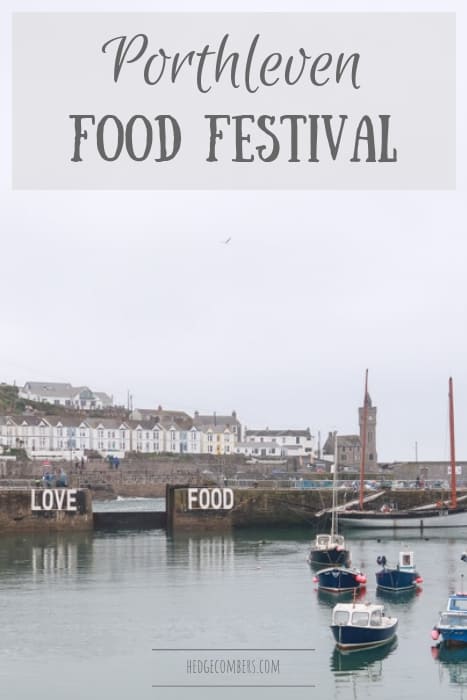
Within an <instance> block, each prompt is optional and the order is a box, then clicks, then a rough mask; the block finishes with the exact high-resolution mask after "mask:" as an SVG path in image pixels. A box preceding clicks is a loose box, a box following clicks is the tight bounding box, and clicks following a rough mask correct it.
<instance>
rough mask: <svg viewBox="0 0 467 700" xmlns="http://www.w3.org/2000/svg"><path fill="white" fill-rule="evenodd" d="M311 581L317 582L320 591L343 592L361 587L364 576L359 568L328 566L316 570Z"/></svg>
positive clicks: (363, 582)
mask: <svg viewBox="0 0 467 700" xmlns="http://www.w3.org/2000/svg"><path fill="white" fill-rule="evenodd" d="M313 581H314V582H315V583H317V584H318V590H320V591H331V592H333V593H344V592H346V591H355V590H358V589H360V588H363V587H364V586H365V585H366V576H365V575H364V574H363V573H362V572H361V571H360V570H359V569H347V568H345V567H340V566H330V567H328V568H327V569H321V570H320V571H317V572H316V576H315V577H314V579H313Z"/></svg>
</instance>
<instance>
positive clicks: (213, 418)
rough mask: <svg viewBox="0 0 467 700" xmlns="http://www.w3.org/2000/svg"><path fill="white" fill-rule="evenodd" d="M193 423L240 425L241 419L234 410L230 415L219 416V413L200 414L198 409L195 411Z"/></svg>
mask: <svg viewBox="0 0 467 700" xmlns="http://www.w3.org/2000/svg"><path fill="white" fill-rule="evenodd" d="M193 423H194V425H196V426H200V427H208V426H209V427H222V426H223V427H226V426H229V427H231V426H234V425H235V426H237V427H239V426H240V421H239V420H238V418H237V414H236V413H235V411H233V412H232V413H231V415H230V416H219V415H217V413H211V414H205V415H200V414H199V413H198V411H195V416H194V418H193Z"/></svg>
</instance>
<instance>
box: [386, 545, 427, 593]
mask: <svg viewBox="0 0 467 700" xmlns="http://www.w3.org/2000/svg"><path fill="white" fill-rule="evenodd" d="M376 562H377V564H379V565H380V566H381V570H380V571H377V572H376V588H377V589H378V590H380V591H411V590H415V589H416V588H417V586H419V585H420V584H421V583H423V579H422V577H421V576H420V574H419V573H418V572H417V571H416V569H415V564H414V556H413V552H409V551H407V550H404V551H403V552H399V561H398V563H397V566H394V567H390V566H387V561H386V557H385V556H384V555H383V556H380V557H378V559H377V560H376Z"/></svg>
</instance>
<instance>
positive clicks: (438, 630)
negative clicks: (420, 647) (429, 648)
mask: <svg viewBox="0 0 467 700" xmlns="http://www.w3.org/2000/svg"><path fill="white" fill-rule="evenodd" d="M431 638H432V639H434V640H435V641H439V642H443V643H444V644H445V646H467V593H454V594H453V595H450V596H449V599H448V604H447V606H446V610H444V611H443V612H441V613H440V614H439V620H438V623H437V624H436V625H435V626H434V627H433V630H432V632H431Z"/></svg>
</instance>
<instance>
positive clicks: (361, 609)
mask: <svg viewBox="0 0 467 700" xmlns="http://www.w3.org/2000/svg"><path fill="white" fill-rule="evenodd" d="M397 622H398V620H397V617H387V616H386V615H385V612H384V606H383V605H379V604H376V603H338V604H337V605H336V606H335V607H334V610H333V611H332V622H331V630H332V633H333V635H334V639H335V640H336V646H337V648H338V649H348V650H351V649H363V648H365V647H375V646H380V645H382V644H389V642H391V641H392V640H393V639H394V637H395V636H396V632H397Z"/></svg>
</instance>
